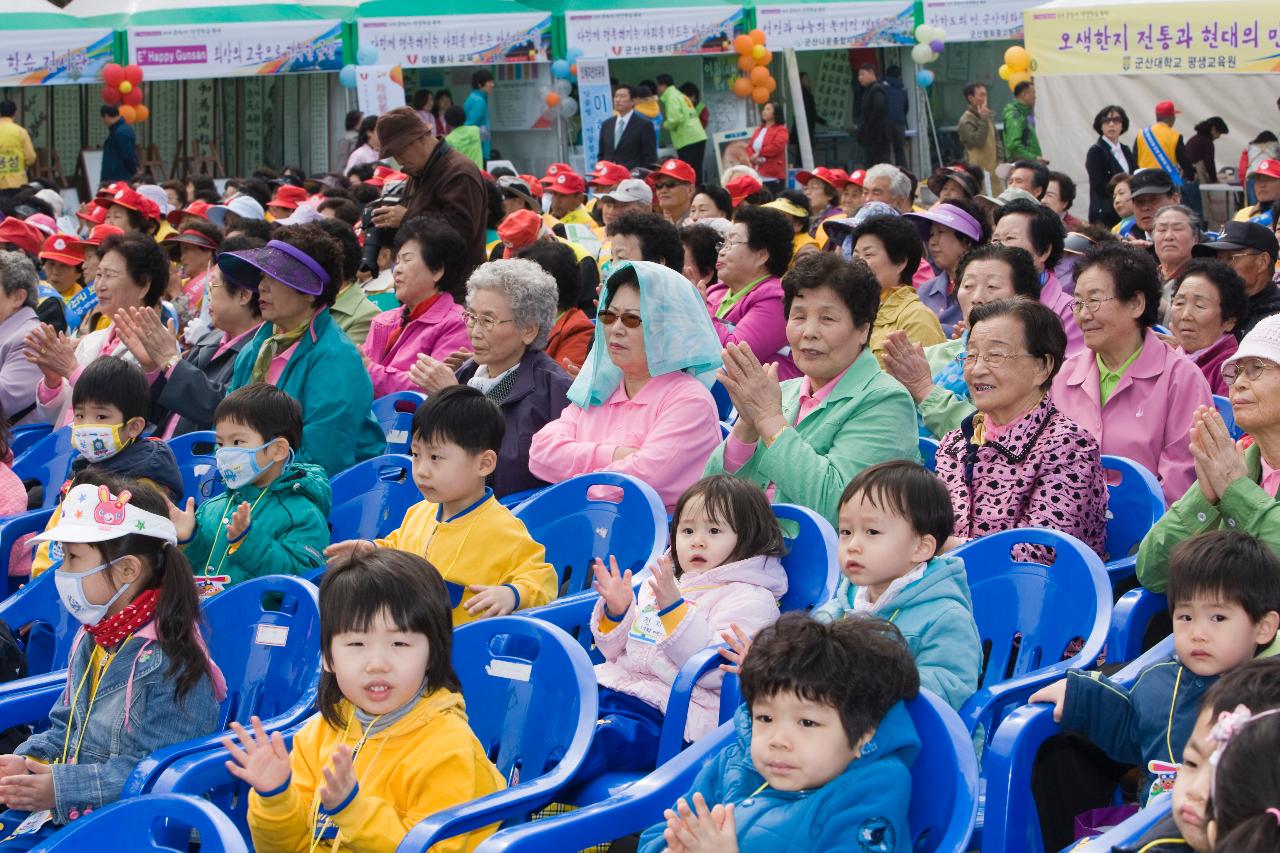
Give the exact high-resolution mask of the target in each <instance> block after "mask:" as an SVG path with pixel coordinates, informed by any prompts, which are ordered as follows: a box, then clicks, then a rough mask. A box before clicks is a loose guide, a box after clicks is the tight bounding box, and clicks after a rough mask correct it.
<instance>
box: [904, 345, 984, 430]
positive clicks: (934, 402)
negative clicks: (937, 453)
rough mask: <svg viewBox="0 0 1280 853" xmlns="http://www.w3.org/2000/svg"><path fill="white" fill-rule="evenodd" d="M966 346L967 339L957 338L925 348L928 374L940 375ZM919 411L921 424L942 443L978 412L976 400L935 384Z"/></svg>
mask: <svg viewBox="0 0 1280 853" xmlns="http://www.w3.org/2000/svg"><path fill="white" fill-rule="evenodd" d="M964 346H965V342H964V340H962V339H960V338H956V339H955V340H953V341H945V342H943V343H940V344H934V345H933V346H931V347H925V348H924V359H925V361H927V362H928V363H929V373H930V374H931V375H933V376H937V375H938V373H939V372H940V371H941V370H942V368H944V367H946V366H947V365H948V364H950V363H951V362H952V361H954V360H955V358H956V356H958V355H959V354H960V353H961V352H963V351H964ZM916 408H917V409H919V411H920V421H921V423H923V424H924V427H925V429H927V430H929V432H930V433H932V434H933V437H934V438H936V439H938V440H939V441H941V440H942V437H943V436H944V435H946V434H947V433H949V432H951V431H952V430H954V429H959V428H960V423H961V421H963V420H964V419H965V418H967V417H969V415H971V414H973V413H974V412H976V411H977V407H976V406H974V405H973V401H971V400H969V399H967V398H964V397H957V396H956V395H955V394H953V393H951V392H950V391H948V390H947V389H946V388H943V387H942V386H941V385H934V386H933V388H931V389H930V390H929V396H928V397H925V398H924V399H923V400H921V401H920V402H919V403H917V404H916Z"/></svg>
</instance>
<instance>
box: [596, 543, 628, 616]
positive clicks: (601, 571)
mask: <svg viewBox="0 0 1280 853" xmlns="http://www.w3.org/2000/svg"><path fill="white" fill-rule="evenodd" d="M591 571H592V573H593V574H594V575H595V579H594V580H593V581H592V582H591V586H592V587H593V588H594V589H595V591H596V592H598V593H599V594H600V597H601V598H603V599H604V609H605V610H607V611H608V612H609V613H611V614H613V615H614V616H622V615H623V614H625V613H626V612H627V610H628V609H629V608H630V607H631V604H632V602H634V601H635V598H636V597H635V592H634V590H632V588H631V570H630V569H627V570H626V571H625V572H623V571H619V570H618V558H617V557H614V556H612V555H610V556H609V566H608V568H606V567H605V564H604V561H603V560H599V559H597V560H596V561H595V562H593V563H592V564H591Z"/></svg>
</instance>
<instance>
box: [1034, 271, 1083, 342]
mask: <svg viewBox="0 0 1280 853" xmlns="http://www.w3.org/2000/svg"><path fill="white" fill-rule="evenodd" d="M1040 301H1041V302H1042V303H1043V304H1044V306H1045V307H1046V308H1048V309H1049V310H1050V311H1052V312H1053V313H1055V314H1057V315H1058V319H1059V320H1061V321H1062V330H1063V331H1064V332H1066V333H1067V358H1071V356H1073V355H1075V354H1076V353H1078V352H1080V351H1081V350H1083V349H1084V332H1081V331H1080V326H1078V325H1077V324H1076V315H1075V313H1074V312H1072V310H1071V303H1072V302H1074V301H1075V300H1074V298H1073V297H1071V296H1069V295H1068V294H1067V292H1066V291H1065V290H1063V289H1062V284H1061V283H1059V281H1058V277H1057V276H1055V275H1054V274H1053V273H1052V272H1051V273H1049V277H1048V278H1047V279H1046V280H1045V283H1044V285H1043V286H1042V287H1041V288H1040Z"/></svg>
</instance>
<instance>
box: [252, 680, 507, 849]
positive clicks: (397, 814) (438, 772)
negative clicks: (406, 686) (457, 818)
mask: <svg viewBox="0 0 1280 853" xmlns="http://www.w3.org/2000/svg"><path fill="white" fill-rule="evenodd" d="M341 708H342V712H343V714H344V715H346V717H347V719H348V720H351V722H350V723H349V725H348V726H347V731H341V730H339V729H335V728H334V727H333V726H331V725H329V723H327V722H325V720H324V718H323V717H321V716H320V715H319V714H316V715H315V716H314V717H312V718H311V719H310V720H309V721H307V723H306V725H304V726H303V727H302V729H301V730H299V732H298V734H297V736H295V737H294V739H293V751H292V752H290V753H289V768H290V771H291V773H292V775H291V776H290V778H289V782H288V787H287V788H285V789H284V790H283V791H281V792H280V793H278V794H275V795H274V796H269V797H263V796H260V795H259V794H258V792H257V791H252V792H251V793H250V794H249V830H250V832H251V833H252V834H253V843H254V846H255V847H257V849H259V850H270V851H273V853H291V851H306V850H308V849H309V848H310V846H311V840H312V833H313V831H314V825H315V823H316V822H323V821H324V820H325V815H324V813H323V812H319V813H318V816H317V808H318V806H319V794H318V791H319V790H320V788H322V787H323V786H324V774H323V768H324V767H325V765H327V764H328V763H329V759H330V756H332V755H333V753H334V750H335V749H337V747H338V746H339V745H340V744H343V743H345V744H347V745H348V746H350V747H352V748H354V747H355V745H356V744H357V743H358V742H359V740H360V724H359V723H358V722H356V721H355V720H354V719H352V706H351V704H350V703H348V702H345V701H344V702H343V703H342V705H341ZM355 772H356V778H357V779H358V780H359V781H358V782H357V784H356V789H355V791H354V792H353V795H352V797H351V798H350V800H349V801H348V803H347V805H346V806H344V807H343V808H342V809H341V810H340V811H338V812H336V813H334V814H332V815H329V816H328V821H329V823H330V824H331V826H334V827H337V830H338V832H339V837H338V841H339V845H338V846H337V847H336V848H335V847H334V846H333V844H334V842H333V840H332V838H333V830H332V829H328V830H327V831H326V833H325V836H324V837H325V839H327V840H324V841H321V843H320V844H319V845H318V846H317V848H316V849H317V850H319V851H324V853H329V851H331V850H341V851H349V853H355V851H359V853H380V851H386V853H393V851H394V850H395V849H396V846H397V845H398V844H399V843H400V842H401V841H402V840H404V837H405V835H407V834H408V832H409V830H411V829H412V828H413V827H414V825H415V824H417V823H418V822H419V821H420V820H422V819H423V818H425V817H428V816H429V815H433V814H435V813H436V812H440V811H443V810H444V809H447V808H451V807H453V806H457V805H461V804H463V803H468V802H470V801H471V800H474V799H477V798H479V797H483V796H485V795H487V794H492V793H493V792H495V791H500V790H502V789H503V788H505V787H506V784H505V783H504V781H503V779H502V776H501V774H499V773H498V770H497V768H495V767H494V766H493V764H492V763H491V762H490V761H489V759H488V758H487V757H486V756H485V751H484V748H483V747H482V746H481V745H480V741H478V740H476V736H475V734H474V733H472V731H471V727H470V726H469V725H468V724H467V713H466V707H465V705H464V704H463V701H462V696H461V695H460V694H458V693H454V692H453V691H451V690H443V689H441V690H436V691H435V692H433V693H431V694H429V695H427V696H424V697H422V698H421V699H419V700H418V704H417V706H416V707H414V708H413V710H411V711H410V712H409V713H408V714H407V715H406V716H405V717H403V718H402V719H400V720H397V721H396V722H395V723H393V724H392V725H391V726H390V727H388V728H387V729H386V730H384V731H381V732H378V733H376V734H374V735H373V736H371V737H370V738H369V739H368V740H367V741H366V742H365V744H364V745H363V746H362V747H360V750H359V752H358V754H357V755H356V758H355ZM497 828H498V825H497V824H496V823H495V824H493V825H491V826H487V827H485V828H483V829H477V830H475V831H474V832H471V833H469V834H468V835H464V836H459V837H457V838H452V839H450V840H448V841H446V842H443V843H441V844H437V845H435V846H434V847H432V848H431V849H432V851H434V853H446V851H447V853H463V851H470V850H474V849H475V848H476V847H477V846H478V845H479V844H480V842H482V841H483V840H484V839H486V838H488V837H489V836H490V835H492V834H493V832H494V831H495V830H496V829H497Z"/></svg>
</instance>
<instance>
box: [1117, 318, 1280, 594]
mask: <svg viewBox="0 0 1280 853" xmlns="http://www.w3.org/2000/svg"><path fill="white" fill-rule="evenodd" d="M1222 378H1223V379H1224V380H1225V381H1226V383H1227V387H1228V388H1229V389H1230V392H1231V409H1232V412H1233V413H1234V414H1235V418H1236V425H1237V426H1239V427H1240V428H1241V429H1243V430H1245V431H1246V432H1248V433H1249V435H1250V436H1252V437H1253V444H1251V445H1250V446H1249V447H1248V448H1241V447H1240V445H1238V444H1237V443H1236V441H1235V439H1233V438H1232V437H1231V435H1230V434H1229V433H1228V432H1227V426H1226V424H1225V423H1223V421H1222V416H1221V415H1219V414H1218V412H1217V411H1216V410H1215V409H1214V408H1213V407H1211V406H1203V407H1201V408H1199V409H1197V410H1196V412H1195V415H1194V417H1193V419H1192V426H1191V435H1190V447H1191V456H1192V457H1193V458H1194V459H1195V482H1194V483H1192V484H1191V487H1190V488H1189V489H1188V490H1187V492H1186V494H1185V495H1183V496H1182V498H1181V500H1179V501H1178V502H1177V503H1175V504H1174V505H1173V506H1171V507H1170V508H1169V511H1168V512H1166V513H1165V514H1164V516H1162V517H1161V518H1160V520H1159V521H1157V522H1156V523H1155V526H1153V527H1152V528H1151V530H1150V532H1148V533H1147V535H1146V537H1145V538H1144V539H1143V540H1142V545H1141V547H1140V548H1139V549H1138V580H1139V581H1141V583H1142V585H1143V586H1144V587H1146V588H1147V589H1149V590H1151V591H1153V592H1164V590H1165V586H1166V584H1167V581H1168V572H1169V552H1170V551H1171V550H1173V547H1174V546H1175V545H1177V544H1178V543H1179V542H1182V541H1184V540H1186V539H1188V538H1190V537H1192V536H1195V535H1196V534H1198V533H1204V532H1205V531H1207V530H1223V529H1232V530H1238V531H1240V532H1242V533H1248V534H1249V535H1251V536H1256V537H1257V538H1258V539H1261V540H1262V541H1263V542H1266V543H1267V544H1268V545H1270V546H1271V547H1272V548H1273V549H1278V548H1280V512H1278V511H1277V510H1278V508H1280V505H1278V504H1277V502H1276V474H1275V472H1276V471H1277V470H1280V315H1273V316H1271V317H1267V318H1266V319H1264V320H1263V321H1262V322H1260V323H1258V325H1257V326H1255V327H1254V328H1253V330H1252V331H1250V332H1249V334H1247V335H1245V338H1244V340H1243V341H1241V342H1240V349H1239V350H1237V351H1236V354H1235V355H1233V356H1232V357H1231V358H1230V359H1228V360H1227V362H1226V364H1224V365H1223V366H1222Z"/></svg>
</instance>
